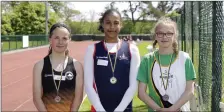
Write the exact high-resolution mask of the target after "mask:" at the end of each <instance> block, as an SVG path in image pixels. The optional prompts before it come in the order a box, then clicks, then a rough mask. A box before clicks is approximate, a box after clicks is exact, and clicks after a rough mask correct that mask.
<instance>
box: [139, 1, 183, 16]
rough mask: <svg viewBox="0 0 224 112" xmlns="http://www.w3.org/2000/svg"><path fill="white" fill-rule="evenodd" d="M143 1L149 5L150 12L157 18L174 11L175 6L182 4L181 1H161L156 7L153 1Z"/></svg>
mask: <svg viewBox="0 0 224 112" xmlns="http://www.w3.org/2000/svg"><path fill="white" fill-rule="evenodd" d="M142 3H144V4H146V5H147V11H148V13H150V14H152V15H153V16H154V17H155V18H157V19H158V18H160V17H162V16H165V15H166V14H168V13H172V11H174V10H175V9H176V8H175V7H174V6H178V5H180V2H174V1H160V2H158V5H157V7H154V6H153V5H152V2H151V1H143V2H142Z"/></svg>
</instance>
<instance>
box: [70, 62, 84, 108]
mask: <svg viewBox="0 0 224 112" xmlns="http://www.w3.org/2000/svg"><path fill="white" fill-rule="evenodd" d="M73 62H74V65H75V70H76V73H77V74H76V85H75V98H74V100H73V103H72V108H71V111H75V112H76V111H78V109H79V107H80V105H81V103H82V99H83V85H84V84H83V67H82V64H81V63H79V62H78V61H76V62H75V61H74V60H73Z"/></svg>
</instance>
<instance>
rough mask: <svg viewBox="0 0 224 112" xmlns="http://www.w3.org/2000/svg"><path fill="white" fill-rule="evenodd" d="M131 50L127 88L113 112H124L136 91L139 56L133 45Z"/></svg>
mask: <svg viewBox="0 0 224 112" xmlns="http://www.w3.org/2000/svg"><path fill="white" fill-rule="evenodd" d="M130 50H131V56H132V59H131V68H130V76H129V87H128V89H127V91H126V92H125V94H124V97H123V99H122V100H121V102H120V104H119V105H118V107H117V108H116V109H115V110H114V111H124V110H125V109H126V108H127V106H128V104H129V103H130V102H131V100H132V99H133V97H134V95H135V92H136V90H137V80H136V78H137V74H138V67H139V65H140V55H139V51H138V48H137V47H136V46H135V45H131V44H130Z"/></svg>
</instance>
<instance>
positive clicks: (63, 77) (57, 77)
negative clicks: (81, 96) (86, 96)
mask: <svg viewBox="0 0 224 112" xmlns="http://www.w3.org/2000/svg"><path fill="white" fill-rule="evenodd" d="M54 80H62V81H65V76H62V78H61V75H54Z"/></svg>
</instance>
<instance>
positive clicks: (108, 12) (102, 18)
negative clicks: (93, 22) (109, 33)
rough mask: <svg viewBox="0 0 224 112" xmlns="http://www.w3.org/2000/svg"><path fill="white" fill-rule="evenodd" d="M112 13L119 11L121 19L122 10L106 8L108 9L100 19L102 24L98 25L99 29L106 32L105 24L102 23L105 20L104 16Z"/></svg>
mask: <svg viewBox="0 0 224 112" xmlns="http://www.w3.org/2000/svg"><path fill="white" fill-rule="evenodd" d="M111 13H117V14H118V15H119V16H120V20H121V14H120V12H119V11H118V10H116V9H108V10H106V11H105V12H104V13H103V14H102V17H101V18H100V19H99V21H100V25H99V27H98V30H99V31H101V32H104V30H103V26H102V24H103V20H104V18H105V17H106V16H107V15H109V14H111Z"/></svg>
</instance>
